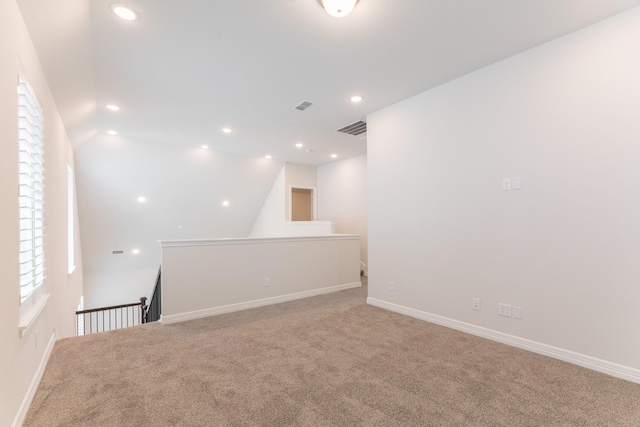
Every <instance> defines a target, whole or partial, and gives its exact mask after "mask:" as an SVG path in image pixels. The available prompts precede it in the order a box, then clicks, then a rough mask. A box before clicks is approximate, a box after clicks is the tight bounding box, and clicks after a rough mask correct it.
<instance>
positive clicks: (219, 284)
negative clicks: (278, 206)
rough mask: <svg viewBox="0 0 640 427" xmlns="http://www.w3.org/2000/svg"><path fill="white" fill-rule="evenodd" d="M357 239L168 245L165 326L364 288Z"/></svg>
mask: <svg viewBox="0 0 640 427" xmlns="http://www.w3.org/2000/svg"><path fill="white" fill-rule="evenodd" d="M359 248H360V243H359V238H358V236H354V235H333V236H322V237H320V236H316V237H287V238H266V239H249V238H244V239H225V240H192V241H179V240H178V241H175V240H174V241H163V242H162V323H174V322H178V321H183V320H190V319H196V318H200V317H206V316H211V315H214V314H221V313H227V312H231V311H237V310H242V309H246V308H252V307H259V306H263V305H267V304H275V303H279V302H284V301H290V300H293V299H298V298H304V297H309V296H313V295H320V294H323V293H327V292H335V291H339V290H343V289H348V288H353V287H358V286H361V285H360V270H359V261H358V256H359V252H360V251H359Z"/></svg>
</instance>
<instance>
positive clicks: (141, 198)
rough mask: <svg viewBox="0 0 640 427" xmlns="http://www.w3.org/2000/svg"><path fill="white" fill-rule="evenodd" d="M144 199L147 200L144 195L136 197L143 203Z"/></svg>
mask: <svg viewBox="0 0 640 427" xmlns="http://www.w3.org/2000/svg"><path fill="white" fill-rule="evenodd" d="M146 201H147V198H146V197H144V196H140V197H138V203H144V202H146Z"/></svg>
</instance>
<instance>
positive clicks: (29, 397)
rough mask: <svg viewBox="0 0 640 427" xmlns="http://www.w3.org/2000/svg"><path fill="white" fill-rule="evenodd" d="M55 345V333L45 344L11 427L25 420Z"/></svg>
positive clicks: (18, 426) (20, 424)
mask: <svg viewBox="0 0 640 427" xmlns="http://www.w3.org/2000/svg"><path fill="white" fill-rule="evenodd" d="M55 343H56V334H55V332H54V333H53V334H51V339H49V343H48V344H47V348H46V349H45V350H44V354H43V355H42V360H40V365H39V366H38V370H37V371H36V373H35V375H34V376H33V379H32V380H31V384H29V388H28V389H27V394H25V396H24V399H22V403H21V404H20V408H19V409H18V413H17V414H16V417H15V419H14V420H13V424H11V426H12V427H21V426H22V424H23V423H24V420H25V419H26V418H27V412H29V407H30V406H31V402H32V401H33V398H34V397H35V395H36V391H37V390H38V385H39V384H40V380H42V376H43V375H44V370H45V369H46V367H47V363H48V362H49V357H50V356H51V352H52V351H53V346H54V345H55Z"/></svg>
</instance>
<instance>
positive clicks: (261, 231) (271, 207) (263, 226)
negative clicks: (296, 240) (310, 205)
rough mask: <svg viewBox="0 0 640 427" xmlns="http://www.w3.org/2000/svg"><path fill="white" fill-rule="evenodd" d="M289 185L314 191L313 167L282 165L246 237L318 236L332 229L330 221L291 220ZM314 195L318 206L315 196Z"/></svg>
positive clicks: (315, 185)
mask: <svg viewBox="0 0 640 427" xmlns="http://www.w3.org/2000/svg"><path fill="white" fill-rule="evenodd" d="M292 187H294V188H314V189H316V192H317V181H316V168H315V166H306V165H298V164H294V163H287V164H286V165H285V166H284V167H283V168H282V170H281V171H280V174H279V175H278V178H277V179H276V181H275V182H274V183H273V187H272V188H271V191H270V192H269V195H268V196H267V199H266V200H265V202H264V205H263V206H262V209H261V210H260V213H259V214H258V216H257V218H256V220H255V222H254V224H253V227H252V228H251V231H250V232H249V237H285V236H320V235H326V234H332V233H334V232H335V224H334V222H333V221H331V220H326V221H291V210H290V209H291V188H292ZM314 198H315V199H316V200H315V201H314V203H315V205H317V204H318V203H317V197H316V196H314ZM285 218H288V219H286V220H285Z"/></svg>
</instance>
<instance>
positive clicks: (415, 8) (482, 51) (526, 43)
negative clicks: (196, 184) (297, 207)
mask: <svg viewBox="0 0 640 427" xmlns="http://www.w3.org/2000/svg"><path fill="white" fill-rule="evenodd" d="M112 3H114V2H113V1H111V0H56V1H43V0H19V1H18V4H19V5H20V8H21V11H22V13H23V16H24V19H25V22H26V24H27V26H28V28H29V32H30V34H31V36H32V39H33V42H34V44H35V46H36V49H37V51H38V55H39V57H40V60H41V62H42V66H43V68H44V70H45V73H46V74H47V78H48V80H49V83H50V86H51V90H52V92H53V95H54V97H55V99H56V102H57V104H58V109H59V111H60V114H61V116H62V119H63V121H64V123H65V126H66V128H67V131H68V133H69V136H70V139H71V140H72V143H73V145H74V146H75V147H79V146H81V145H82V144H91V143H92V140H93V139H94V137H95V136H96V135H101V136H102V134H104V133H105V132H106V131H107V130H110V129H114V130H117V131H118V133H119V134H118V136H115V137H114V138H132V139H135V140H143V141H148V142H150V143H158V144H183V145H188V146H200V145H202V144H206V145H208V146H209V147H210V148H211V149H214V150H218V151H224V152H229V153H235V154H242V155H249V156H264V155H266V154H270V155H272V156H273V157H274V158H275V159H279V160H283V161H291V162H296V163H303V164H311V165H318V164H323V163H327V162H329V161H331V160H332V159H331V158H330V154H332V153H336V154H338V158H345V157H350V156H354V155H359V154H363V153H365V152H366V134H364V135H360V136H351V135H345V134H341V133H338V132H336V129H338V128H341V127H342V126H344V125H347V124H349V123H352V122H354V121H357V120H365V119H366V116H367V114H369V113H371V112H374V111H376V110H378V109H380V108H382V107H385V106H387V105H390V104H392V103H394V102H397V101H400V100H402V99H405V98H407V97H410V96H412V95H414V94H417V93H419V92H422V91H424V90H427V89H430V88H432V87H434V86H437V85H439V84H441V83H443V82H446V81H449V80H451V79H455V78H456V77H458V76H461V75H463V74H466V73H468V72H470V71H473V70H475V69H478V68H481V67H483V66H486V65H488V64H491V63H493V62H496V61H499V60H501V59H503V58H506V57H508V56H510V55H513V54H515V53H517V52H520V51H523V50H526V49H528V48H531V47H533V46H536V45H538V44H540V43H544V42H546V41H549V40H551V39H554V38H556V37H558V36H561V35H563V34H566V33H569V32H572V31H574V30H576V29H579V28H581V27H584V26H586V25H589V24H591V23H593V22H596V21H598V20H601V19H603V18H606V17H608V16H610V15H613V14H615V13H618V12H621V11H623V10H625V9H628V8H630V7H633V6H635V5H638V4H640V0H482V1H480V0H392V1H390V0H360V2H359V3H358V5H357V6H356V8H355V10H354V12H353V13H352V14H351V15H349V16H347V17H345V18H333V17H331V16H329V15H328V14H327V13H325V11H324V10H323V9H322V7H321V6H320V5H319V3H318V1H317V0H270V1H265V0H233V1H231V0H229V1H221V0H216V1H211V0H188V1H176V0H122V1H118V3H121V4H125V5H126V6H129V7H131V8H132V9H134V10H135V11H136V12H137V13H138V15H139V19H138V20H136V21H133V22H126V21H122V20H120V19H119V18H117V17H116V16H115V15H114V14H113V13H112V12H111V5H112ZM355 94H358V95H361V96H362V97H363V101H362V102H360V103H358V104H354V103H352V102H351V101H350V99H349V98H350V97H351V96H352V95H355ZM303 100H308V101H312V102H313V103H314V105H313V106H312V107H310V108H308V109H307V110H305V111H298V110H295V109H294V108H293V107H294V106H295V105H297V104H298V103H300V102H301V101H303ZM109 103H114V104H117V105H119V106H120V107H121V109H120V111H118V112H111V111H109V110H107V109H106V108H105V105H106V104H109ZM224 127H229V128H231V129H232V130H233V132H231V133H229V134H225V133H223V132H222V128H224ZM296 143H302V144H304V147H303V148H296V147H295V144H296ZM306 149H308V150H311V151H306Z"/></svg>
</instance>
